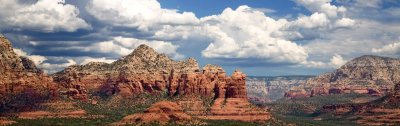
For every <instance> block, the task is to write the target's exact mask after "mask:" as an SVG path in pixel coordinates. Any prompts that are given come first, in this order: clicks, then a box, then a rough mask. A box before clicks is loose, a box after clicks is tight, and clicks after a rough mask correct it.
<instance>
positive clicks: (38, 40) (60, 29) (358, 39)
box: [0, 0, 400, 76]
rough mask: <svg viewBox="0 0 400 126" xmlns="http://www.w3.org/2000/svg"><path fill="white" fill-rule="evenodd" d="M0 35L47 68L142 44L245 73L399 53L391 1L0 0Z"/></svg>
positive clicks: (101, 58)
mask: <svg viewBox="0 0 400 126" xmlns="http://www.w3.org/2000/svg"><path fill="white" fill-rule="evenodd" d="M0 3H2V4H1V5H0V17H2V18H1V19H0V23H1V24H2V25H1V26H0V33H2V34H4V35H5V36H6V37H8V38H9V39H10V40H11V41H12V43H13V45H14V48H15V51H16V52H17V53H18V54H19V55H22V56H26V57H28V58H30V59H32V60H33V61H34V62H35V63H36V65H37V66H39V67H40V68H42V69H44V70H46V71H47V72H49V73H54V72H57V71H60V70H62V69H64V68H65V67H67V66H69V65H73V64H86V63H88V62H92V61H98V62H108V63H110V62H113V61H115V60H117V59H119V58H120V57H122V56H124V55H127V54H129V53H130V52H132V51H133V49H134V48H136V47H137V46H138V45H140V44H147V45H149V46H151V47H153V48H155V49H156V51H158V52H160V53H165V54H167V55H168V56H170V57H171V58H173V59H175V60H185V59H187V58H189V57H194V58H196V59H197V60H198V62H199V64H200V65H201V66H204V65H206V64H208V63H210V64H219V65H221V66H222V67H224V68H225V69H226V71H228V72H229V73H231V72H232V71H233V70H235V69H240V70H242V71H244V72H246V73H247V74H248V75H253V76H276V75H317V74H321V73H324V72H329V71H332V70H334V69H336V68H338V67H340V66H341V65H343V64H345V63H346V62H347V61H349V60H351V59H353V58H355V57H359V56H362V55H379V56H388V57H398V56H399V54H400V1H398V0H368V1H366V0H218V1H215V0H202V1H200V0H158V1H157V0H112V1H110V0H88V1H81V0H65V1H64V0H16V1H10V0H0Z"/></svg>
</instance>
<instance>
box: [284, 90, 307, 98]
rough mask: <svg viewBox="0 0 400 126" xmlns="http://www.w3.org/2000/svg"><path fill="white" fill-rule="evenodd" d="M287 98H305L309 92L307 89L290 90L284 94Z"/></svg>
mask: <svg viewBox="0 0 400 126" xmlns="http://www.w3.org/2000/svg"><path fill="white" fill-rule="evenodd" d="M284 96H285V97H286V98H304V97H308V96H309V94H308V93H307V92H306V91H305V90H289V91H287V92H286V93H285V95H284Z"/></svg>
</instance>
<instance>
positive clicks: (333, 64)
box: [298, 54, 347, 68]
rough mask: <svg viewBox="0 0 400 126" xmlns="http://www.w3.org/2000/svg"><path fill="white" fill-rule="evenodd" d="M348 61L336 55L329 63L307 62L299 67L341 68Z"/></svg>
mask: <svg viewBox="0 0 400 126" xmlns="http://www.w3.org/2000/svg"><path fill="white" fill-rule="evenodd" d="M346 62H347V61H346V60H345V59H343V57H342V56H341V55H338V54H335V55H333V56H332V57H331V59H330V60H329V62H322V61H305V62H303V63H301V64H299V65H298V67H308V68H339V67H341V66H342V65H344V64H346Z"/></svg>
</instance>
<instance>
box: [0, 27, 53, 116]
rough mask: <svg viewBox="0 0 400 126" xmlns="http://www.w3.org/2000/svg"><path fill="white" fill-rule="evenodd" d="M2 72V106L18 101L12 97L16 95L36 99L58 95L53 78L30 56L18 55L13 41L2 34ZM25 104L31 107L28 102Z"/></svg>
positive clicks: (0, 56) (0, 84) (0, 47)
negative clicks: (30, 58)
mask: <svg viewBox="0 0 400 126" xmlns="http://www.w3.org/2000/svg"><path fill="white" fill-rule="evenodd" d="M0 74H1V76H0V96H1V97H0V108H3V107H7V104H8V105H10V102H16V101H15V100H16V99H12V98H16V96H20V97H21V98H22V97H28V98H29V99H31V100H33V101H34V100H39V99H44V98H49V97H51V96H54V95H57V93H56V92H57V88H56V86H55V84H54V83H53V80H52V78H51V77H49V76H48V75H47V74H45V73H43V71H41V70H40V69H38V68H37V67H36V66H35V64H34V63H33V62H32V61H31V60H29V59H28V58H26V57H20V56H18V55H17V54H16V53H15V52H14V50H13V48H12V45H11V42H10V41H9V40H8V39H7V38H5V37H4V36H2V35H0ZM8 95H13V97H8ZM30 104H32V103H30ZM23 106H25V107H29V105H28V103H27V104H26V105H23ZM8 107H11V106H8ZM13 107H16V108H19V107H18V106H13Z"/></svg>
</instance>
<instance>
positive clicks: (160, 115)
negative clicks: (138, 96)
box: [115, 101, 192, 125]
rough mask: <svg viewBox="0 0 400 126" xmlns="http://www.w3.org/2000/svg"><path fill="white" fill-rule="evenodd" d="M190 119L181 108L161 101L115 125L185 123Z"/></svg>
mask: <svg viewBox="0 0 400 126" xmlns="http://www.w3.org/2000/svg"><path fill="white" fill-rule="evenodd" d="M191 119H192V117H191V116H189V115H187V114H186V113H184V112H183V110H182V108H181V107H180V106H179V105H178V104H177V103H175V102H168V101H162V102H157V103H155V104H153V105H152V106H151V107H150V108H148V109H147V110H146V111H145V112H144V113H139V114H133V115H128V116H126V117H124V118H123V119H122V120H121V121H119V122H118V123H116V124H115V125H127V124H141V123H150V122H159V123H161V124H166V123H168V122H169V121H175V122H176V123H185V122H187V121H190V120H191Z"/></svg>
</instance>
